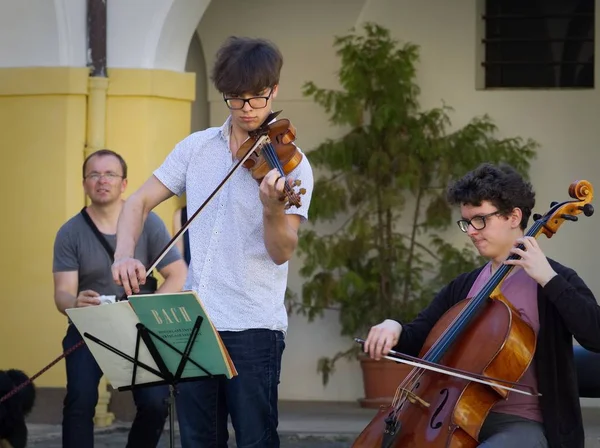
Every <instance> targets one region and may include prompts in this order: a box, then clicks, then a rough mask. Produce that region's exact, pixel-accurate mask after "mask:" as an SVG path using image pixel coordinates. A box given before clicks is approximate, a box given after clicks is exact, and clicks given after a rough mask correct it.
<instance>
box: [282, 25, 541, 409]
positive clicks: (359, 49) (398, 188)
mask: <svg viewBox="0 0 600 448" xmlns="http://www.w3.org/2000/svg"><path fill="white" fill-rule="evenodd" d="M334 42H335V47H336V48H337V54H338V55H339V56H340V57H341V66H340V69H339V73H338V79H339V84H340V86H341V90H327V89H322V88H319V87H318V86H317V85H315V84H314V83H313V82H307V83H305V85H304V87H303V89H304V91H303V93H304V95H305V96H309V97H312V98H313V99H314V101H316V102H317V103H318V104H319V105H321V106H322V107H324V108H325V110H326V112H327V113H328V114H330V121H331V123H332V124H333V125H337V126H344V127H345V129H348V132H347V133H345V134H344V135H343V136H342V137H340V138H336V139H328V140H326V141H324V142H323V143H321V144H320V145H318V147H316V148H315V149H314V150H312V151H309V152H308V153H307V154H308V157H309V158H310V161H311V164H312V165H313V167H314V168H315V172H316V173H321V175H320V177H316V179H315V186H314V194H313V197H312V202H311V211H310V213H311V223H312V226H311V227H307V228H306V229H304V230H302V232H301V236H300V240H299V247H298V250H299V255H300V256H301V258H302V263H303V265H302V267H301V269H300V275H301V276H302V277H304V278H305V282H304V284H303V287H302V292H301V297H300V298H298V297H297V295H294V294H290V295H289V296H288V304H289V307H290V309H291V310H294V311H296V312H298V313H302V314H304V315H306V316H307V317H308V319H309V320H313V319H314V318H315V317H317V316H320V315H321V314H322V312H323V311H324V310H325V309H336V310H339V319H340V323H341V333H342V335H344V336H348V337H349V345H348V349H347V350H343V351H340V352H339V353H336V354H333V355H332V356H331V357H326V358H322V359H320V360H319V362H318V366H317V369H318V371H319V372H320V373H321V374H322V379H323V382H324V384H327V382H328V380H329V378H330V375H331V373H332V372H333V370H334V367H335V363H336V362H337V361H338V360H340V359H344V358H346V359H349V358H354V357H357V356H359V354H360V347H359V346H358V345H357V344H355V343H354V342H353V341H352V340H351V339H350V338H354V337H357V336H358V337H365V336H366V334H367V332H368V330H369V328H370V327H371V326H372V325H374V324H376V323H379V322H380V321H382V320H383V319H386V318H394V319H398V320H402V321H408V320H411V319H412V318H414V316H415V315H416V314H417V313H418V312H419V311H420V310H421V309H422V308H423V307H425V306H426V305H427V303H428V302H429V301H430V300H431V299H432V298H433V296H434V294H435V292H436V291H437V290H438V289H439V287H441V285H443V284H444V283H446V282H448V281H449V280H451V279H452V278H454V277H455V276H456V275H458V274H459V273H461V272H464V271H467V270H469V269H472V268H474V267H475V266H477V265H478V264H479V263H480V260H479V259H478V256H477V255H476V253H475V252H474V251H473V250H472V249H471V248H470V247H468V246H466V245H465V247H464V248H456V247H454V246H453V245H452V244H450V243H448V242H446V241H445V240H444V239H443V238H442V237H441V236H440V235H439V232H441V231H443V230H444V229H446V228H447V227H448V226H449V225H450V224H451V223H452V213H451V209H450V208H449V206H448V204H447V203H446V200H445V186H446V185H447V183H448V181H449V180H450V179H452V178H454V177H456V176H459V175H462V174H464V173H465V172H466V171H467V170H470V169H472V168H474V167H475V166H477V165H478V164H479V163H481V162H483V161H489V162H498V161H506V162H508V163H510V164H512V165H513V166H515V167H516V168H517V169H519V170H520V171H521V172H522V173H523V174H525V175H526V174H527V173H526V172H527V170H528V168H529V160H530V159H531V158H532V157H534V155H535V147H536V144H535V142H533V141H531V140H526V141H525V140H523V139H521V138H505V139H500V138H496V137H495V136H494V134H495V133H496V127H495V125H494V124H493V123H492V121H491V120H490V118H489V117H488V116H482V117H478V118H475V119H473V120H472V121H471V122H469V123H468V124H467V125H466V126H464V127H462V128H460V129H451V122H450V119H449V112H450V111H451V109H450V108H449V107H446V106H443V107H439V108H434V109H431V110H421V108H420V106H419V103H418V96H419V87H418V86H417V84H416V82H415V73H416V67H415V64H416V62H417V60H418V49H417V46H416V45H414V44H411V43H406V44H404V45H402V46H400V45H399V43H398V42H397V41H395V40H393V39H392V38H391V37H390V34H389V31H388V30H386V29H384V28H382V27H381V26H379V25H376V24H373V23H367V24H365V26H364V33H363V34H359V33H357V32H355V31H354V30H352V31H351V33H350V34H348V35H346V36H342V37H336V38H335V41H334ZM334 221H336V222H341V224H340V225H339V226H338V227H337V228H336V230H335V231H333V232H331V233H328V234H325V233H323V232H318V231H317V230H316V229H315V227H314V225H315V224H317V225H318V224H319V223H323V222H334ZM359 358H360V356H359ZM361 362H362V363H363V368H364V367H365V366H366V365H367V363H368V361H367V360H366V359H364V358H363V359H362V360H361ZM386 365H389V366H388V367H390V368H395V369H402V367H398V366H397V365H396V363H393V362H388V363H379V364H378V368H383V367H385V366H386ZM399 374H400V373H398V372H396V373H394V374H392V379H393V384H391V385H388V386H384V389H385V390H386V392H381V391H380V392H375V394H376V395H377V394H379V395H381V394H384V395H385V397H384V400H389V398H390V396H393V392H394V390H395V388H396V386H397V385H398V383H399V379H398V375H399ZM382 375H384V374H383V373H381V371H380V372H379V373H378V378H377V383H379V384H382V383H383V381H382ZM370 390H371V388H370V386H369V384H365V391H366V393H367V396H366V399H365V401H363V404H364V405H369V404H370V403H378V402H379V401H380V400H379V401H378V398H379V397H369V395H370V394H369V393H368V392H369V391H370Z"/></svg>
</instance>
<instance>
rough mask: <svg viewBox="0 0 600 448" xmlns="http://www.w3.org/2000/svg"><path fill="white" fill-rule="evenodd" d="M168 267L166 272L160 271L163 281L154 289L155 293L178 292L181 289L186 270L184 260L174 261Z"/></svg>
mask: <svg viewBox="0 0 600 448" xmlns="http://www.w3.org/2000/svg"><path fill="white" fill-rule="evenodd" d="M168 268H169V269H168V272H167V273H165V272H163V271H160V273H161V274H162V276H163V277H164V279H165V281H164V282H163V283H162V285H160V287H159V288H158V289H157V290H156V292H157V293H168V292H180V291H181V290H182V289H183V285H184V284H185V280H186V278H187V272H188V269H187V264H186V263H185V261H183V260H177V261H174V262H173V263H171V264H170V265H169V266H168ZM165 270H166V269H165Z"/></svg>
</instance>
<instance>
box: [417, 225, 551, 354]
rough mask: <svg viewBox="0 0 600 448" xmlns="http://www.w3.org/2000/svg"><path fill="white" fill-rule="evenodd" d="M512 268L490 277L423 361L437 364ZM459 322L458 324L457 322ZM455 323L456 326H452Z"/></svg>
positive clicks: (533, 231) (535, 228) (534, 228)
mask: <svg viewBox="0 0 600 448" xmlns="http://www.w3.org/2000/svg"><path fill="white" fill-rule="evenodd" d="M542 225H543V224H542V222H541V221H536V222H535V223H534V224H533V225H532V226H531V229H530V230H529V232H527V234H526V236H534V235H536V234H537V233H538V231H539V230H540V228H541V227H542ZM518 258H520V257H519V256H518V255H514V254H513V255H511V256H510V257H508V259H518ZM512 268H513V266H512V265H502V266H501V267H500V268H499V269H498V270H497V271H496V272H495V273H494V275H493V276H492V277H491V279H490V280H489V281H488V283H487V284H486V286H485V287H484V288H483V289H482V290H481V291H480V292H479V294H477V295H476V296H475V298H474V299H473V300H471V301H470V302H469V304H468V305H467V306H466V307H465V308H464V309H463V310H462V311H461V312H460V313H459V314H458V315H457V316H456V318H455V319H454V320H453V325H451V326H448V328H447V329H446V331H444V334H443V336H442V337H441V338H440V339H439V340H438V342H437V343H436V344H434V345H433V347H432V348H431V349H430V350H429V352H430V353H428V354H427V355H425V360H427V361H433V362H439V360H440V358H441V357H442V356H443V354H444V353H445V352H446V351H447V350H448V348H449V346H450V344H452V343H453V342H454V340H455V339H456V338H457V337H458V336H459V334H460V333H461V332H462V331H463V330H464V328H465V327H466V325H467V324H468V322H469V321H470V320H471V319H472V318H473V317H474V316H475V314H476V312H477V311H479V310H480V308H481V305H482V304H483V303H484V302H485V300H487V298H488V297H490V295H491V294H492V293H493V292H494V289H495V288H496V286H497V285H498V284H500V282H501V281H502V279H503V278H504V276H506V275H507V274H508V272H509V271H510V270H511V269H512ZM457 321H459V322H457ZM454 323H456V325H454Z"/></svg>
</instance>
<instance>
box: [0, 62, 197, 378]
mask: <svg viewBox="0 0 600 448" xmlns="http://www.w3.org/2000/svg"><path fill="white" fill-rule="evenodd" d="M87 93H88V70H87V69H86V68H68V67H65V68H58V67H57V68H54V67H52V68H48V67H45V68H38V67H36V68H9V69H0V163H1V165H0V166H2V175H0V186H1V189H2V192H3V194H2V196H3V204H2V208H3V213H2V219H1V220H0V234H1V235H2V237H1V238H2V255H3V257H2V261H1V263H2V264H1V265H0V267H1V272H2V293H1V294H0V309H1V310H2V316H3V325H1V326H0V369H6V368H19V369H23V370H25V371H26V372H27V373H29V374H33V373H35V372H37V371H38V370H40V369H41V368H42V367H44V366H45V365H46V364H48V363H49V362H50V361H52V360H53V359H54V358H55V357H57V356H58V355H60V353H61V352H62V349H61V340H62V337H63V335H64V330H65V327H66V318H65V317H64V316H62V315H61V314H59V313H58V311H56V308H55V307H54V301H53V285H52V248H53V242H54V236H55V234H56V231H57V230H58V228H59V227H60V226H61V225H62V224H63V223H64V222H65V221H66V220H67V219H69V218H70V217H71V216H73V215H74V214H75V213H77V212H78V211H79V210H80V208H81V207H82V206H83V204H84V196H83V193H82V187H81V164H82V162H83V159H84V155H85V152H86V151H85V144H86V128H87V118H86V116H87V112H86V111H87V98H88V97H87ZM107 93H108V96H107V102H106V123H105V125H106V127H105V129H106V140H105V141H106V145H105V146H106V147H108V148H111V149H113V150H115V151H117V152H119V153H121V154H122V155H123V156H124V158H125V159H126V161H127V163H128V165H129V169H130V183H129V188H128V191H127V193H131V192H133V191H134V190H135V188H137V187H138V186H139V185H140V184H141V183H142V182H143V181H144V180H145V179H146V178H147V176H148V175H150V174H151V172H152V170H153V169H154V168H155V167H156V166H158V164H160V162H161V161H162V160H163V159H164V157H165V156H166V154H168V152H169V151H170V150H171V149H172V147H173V145H174V144H175V143H176V142H177V141H178V140H180V139H181V138H183V137H185V135H187V133H188V132H189V127H190V104H191V102H192V101H193V99H194V77H193V75H191V74H182V73H171V72H165V71H158V70H126V69H114V70H109V85H108V92H107ZM175 206H176V201H174V200H171V201H169V202H168V203H166V204H163V205H161V206H160V207H159V208H158V210H157V212H158V213H159V215H160V216H161V217H162V218H163V219H164V220H165V222H166V223H167V226H168V228H169V230H170V228H171V216H172V212H173V210H174V208H175ZM64 382H65V379H64V364H63V362H62V361H61V362H60V363H59V364H57V365H56V366H54V367H53V368H52V369H51V370H49V371H48V372H46V373H44V374H43V375H42V376H41V377H40V378H39V379H38V380H36V384H37V386H38V387H62V386H64Z"/></svg>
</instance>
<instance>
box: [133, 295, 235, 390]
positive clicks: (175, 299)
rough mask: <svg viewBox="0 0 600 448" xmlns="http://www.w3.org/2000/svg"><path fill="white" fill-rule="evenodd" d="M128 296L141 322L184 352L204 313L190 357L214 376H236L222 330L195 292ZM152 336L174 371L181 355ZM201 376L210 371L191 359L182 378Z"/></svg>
mask: <svg viewBox="0 0 600 448" xmlns="http://www.w3.org/2000/svg"><path fill="white" fill-rule="evenodd" d="M128 299H129V303H130V305H131V307H132V308H133V310H134V311H135V313H136V314H137V316H138V319H139V320H140V322H141V323H142V324H144V325H145V326H146V328H148V329H149V330H151V331H152V332H154V333H156V334H157V335H158V336H160V337H161V338H162V339H164V340H165V341H167V342H168V343H170V344H171V345H172V346H174V347H176V348H177V349H178V350H180V351H181V352H184V351H185V348H186V345H187V342H188V339H189V337H190V334H191V333H192V329H193V327H194V323H195V322H196V319H197V317H198V316H202V318H203V320H202V324H201V325H200V331H199V332H198V335H197V337H196V342H195V343H194V346H193V347H192V351H191V353H190V359H193V360H194V361H196V362H197V363H198V364H200V365H201V366H202V367H203V368H204V369H206V370H207V371H208V372H210V374H212V375H225V376H226V377H227V378H228V379H230V378H232V377H234V376H236V375H237V371H236V370H235V366H234V365H233V362H232V361H231V358H230V357H229V353H228V352H227V349H226V348H225V346H224V345H223V341H222V340H221V338H220V336H219V333H218V332H217V331H216V330H215V328H214V326H213V324H212V322H211V321H210V318H209V316H207V314H206V311H205V309H204V307H203V306H202V303H201V301H200V299H199V298H198V296H197V295H196V293H195V292H194V291H184V292H178V293H167V294H139V295H134V296H129V298H128ZM150 337H151V339H152V340H153V342H154V345H155V346H156V349H157V350H158V352H159V354H160V356H161V358H162V359H163V360H164V362H165V365H166V366H167V369H168V370H169V372H171V373H172V374H175V373H176V372H177V368H178V366H179V363H180V361H181V355H180V354H179V353H177V352H176V351H174V350H173V349H172V348H171V347H169V346H168V345H166V344H163V343H162V342H161V341H158V340H157V339H156V338H155V337H154V336H152V335H150ZM202 376H207V374H206V373H205V372H204V371H202V369H200V368H199V367H197V366H196V365H194V364H192V363H191V362H190V361H188V362H187V364H186V366H185V369H184V370H183V373H182V375H181V378H190V377H202Z"/></svg>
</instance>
